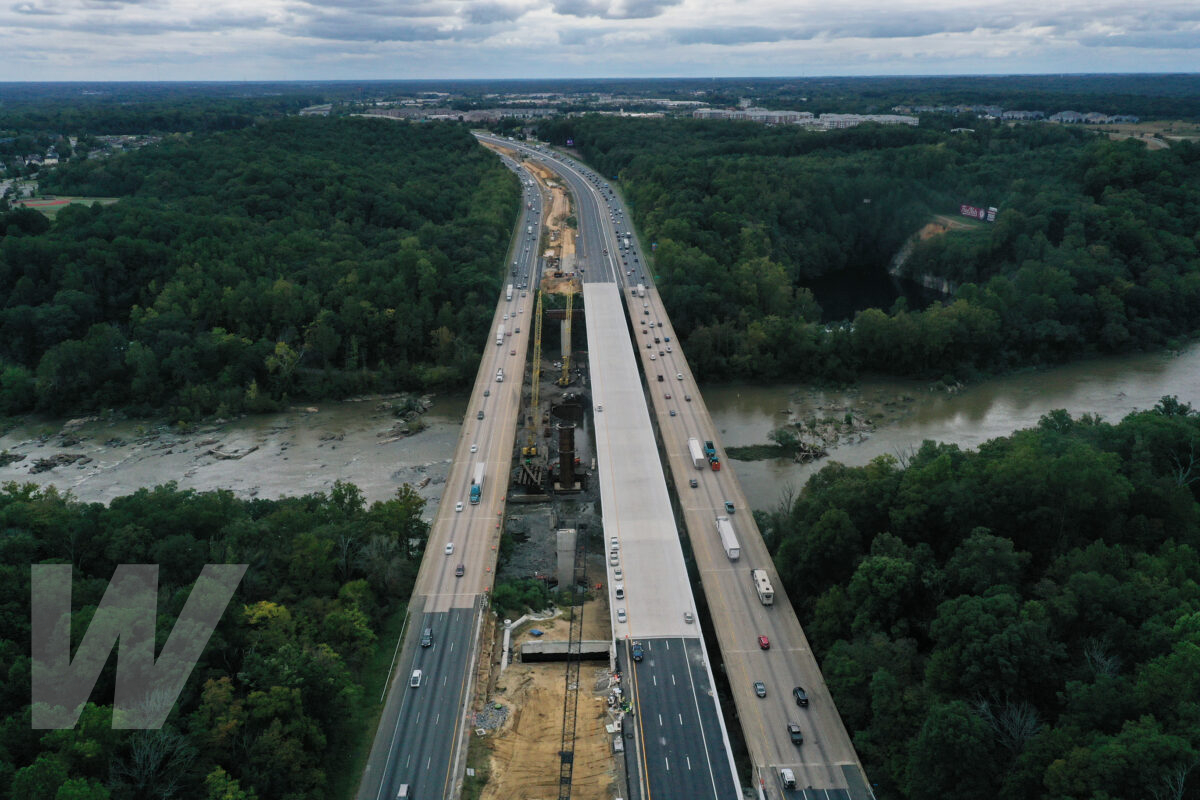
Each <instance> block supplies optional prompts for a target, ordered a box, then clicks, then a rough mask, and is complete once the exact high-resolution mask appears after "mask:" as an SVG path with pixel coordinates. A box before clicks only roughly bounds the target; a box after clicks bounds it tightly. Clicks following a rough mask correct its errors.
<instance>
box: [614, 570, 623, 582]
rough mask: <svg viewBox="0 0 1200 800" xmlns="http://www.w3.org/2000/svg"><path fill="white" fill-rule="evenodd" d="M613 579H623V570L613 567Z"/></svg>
mask: <svg viewBox="0 0 1200 800" xmlns="http://www.w3.org/2000/svg"><path fill="white" fill-rule="evenodd" d="M613 579H614V580H618V581H620V580H624V579H625V570H623V569H621V568H620V567H617V568H616V569H614V570H613Z"/></svg>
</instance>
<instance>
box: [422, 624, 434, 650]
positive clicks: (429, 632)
mask: <svg viewBox="0 0 1200 800" xmlns="http://www.w3.org/2000/svg"><path fill="white" fill-rule="evenodd" d="M432 644H433V628H426V629H425V630H423V631H421V647H429V646H430V645H432Z"/></svg>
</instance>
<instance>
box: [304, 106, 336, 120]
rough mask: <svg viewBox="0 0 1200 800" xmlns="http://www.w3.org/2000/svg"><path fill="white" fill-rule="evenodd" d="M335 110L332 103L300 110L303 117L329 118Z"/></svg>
mask: <svg viewBox="0 0 1200 800" xmlns="http://www.w3.org/2000/svg"><path fill="white" fill-rule="evenodd" d="M332 110H333V104H332V103H324V104H322V105H319V106H309V107H308V108H302V109H300V116H302V117H328V116H329V112H330V111H332Z"/></svg>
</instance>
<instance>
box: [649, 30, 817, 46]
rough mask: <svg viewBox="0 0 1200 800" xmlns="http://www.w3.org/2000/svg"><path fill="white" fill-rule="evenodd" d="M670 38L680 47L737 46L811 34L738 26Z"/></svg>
mask: <svg viewBox="0 0 1200 800" xmlns="http://www.w3.org/2000/svg"><path fill="white" fill-rule="evenodd" d="M671 38H672V39H673V40H674V41H676V42H678V43H679V44H682V45H689V44H722V45H738V44H760V43H763V42H782V41H792V40H796V39H811V38H812V34H811V33H807V34H805V33H801V32H799V31H785V30H782V29H780V28H767V27H763V26H760V25H739V26H724V27H713V28H687V29H684V30H679V31H675V32H674V33H673V34H672V35H671Z"/></svg>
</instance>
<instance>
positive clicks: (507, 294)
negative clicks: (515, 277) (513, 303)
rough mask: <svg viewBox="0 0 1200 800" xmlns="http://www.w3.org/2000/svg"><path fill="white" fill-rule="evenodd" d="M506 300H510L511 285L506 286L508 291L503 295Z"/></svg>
mask: <svg viewBox="0 0 1200 800" xmlns="http://www.w3.org/2000/svg"><path fill="white" fill-rule="evenodd" d="M504 296H505V299H506V300H512V284H511V283H510V284H509V285H508V291H507V292H505V294H504Z"/></svg>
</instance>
